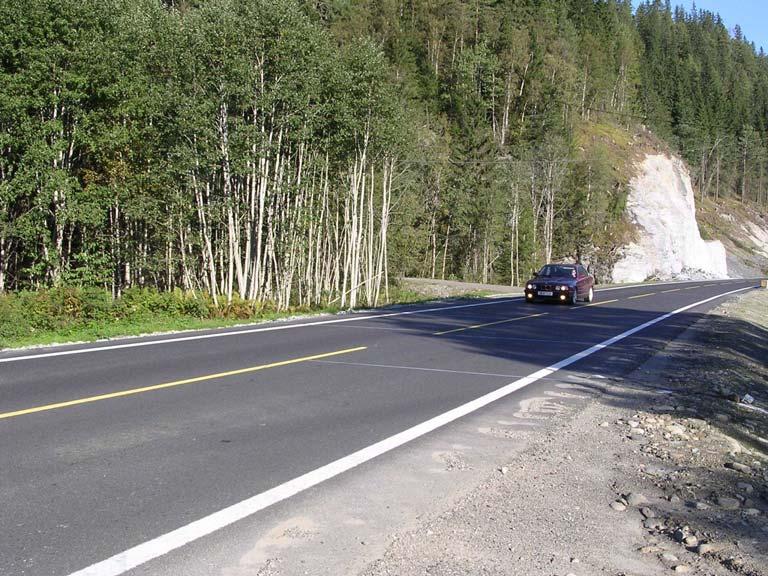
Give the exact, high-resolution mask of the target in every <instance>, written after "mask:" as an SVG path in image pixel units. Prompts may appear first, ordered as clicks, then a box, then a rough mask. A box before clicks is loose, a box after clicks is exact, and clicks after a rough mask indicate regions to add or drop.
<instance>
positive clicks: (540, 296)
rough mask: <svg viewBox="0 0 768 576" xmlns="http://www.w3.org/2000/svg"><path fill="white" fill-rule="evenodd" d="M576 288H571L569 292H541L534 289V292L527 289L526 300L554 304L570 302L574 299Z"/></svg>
mask: <svg viewBox="0 0 768 576" xmlns="http://www.w3.org/2000/svg"><path fill="white" fill-rule="evenodd" d="M575 290H576V289H575V288H569V289H568V290H539V289H537V288H534V289H533V290H529V289H528V288H526V289H525V299H526V300H530V301H533V300H550V301H552V302H570V301H571V298H573V292H574V291H575Z"/></svg>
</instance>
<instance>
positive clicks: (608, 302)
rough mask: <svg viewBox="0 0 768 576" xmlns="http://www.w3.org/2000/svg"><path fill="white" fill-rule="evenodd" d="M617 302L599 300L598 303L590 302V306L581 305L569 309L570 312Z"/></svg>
mask: <svg viewBox="0 0 768 576" xmlns="http://www.w3.org/2000/svg"><path fill="white" fill-rule="evenodd" d="M618 301H619V300H618V299H616V300H600V302H592V304H583V305H581V306H576V307H574V308H570V310H581V309H582V308H589V307H590V306H602V305H603V304H611V303H613V302H618Z"/></svg>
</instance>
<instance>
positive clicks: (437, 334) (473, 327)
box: [434, 312, 549, 336]
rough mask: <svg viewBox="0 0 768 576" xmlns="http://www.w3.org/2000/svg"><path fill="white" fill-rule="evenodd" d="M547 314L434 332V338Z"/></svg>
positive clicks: (542, 314)
mask: <svg viewBox="0 0 768 576" xmlns="http://www.w3.org/2000/svg"><path fill="white" fill-rule="evenodd" d="M547 314H549V312H542V313H541V314H531V315H530V316H520V317H518V318H506V319H504V320H497V321H496V322H487V323H486V324H475V325H473V326H462V327H461V328H454V329H453V330H445V331H443V332H434V336H443V335H444V334H453V333H454V332H463V331H464V330H476V329H477V328H485V327H486V326H496V325H497V324H505V323H507V322H515V321H517V320H525V319H526V318H536V317H537V316H546V315H547Z"/></svg>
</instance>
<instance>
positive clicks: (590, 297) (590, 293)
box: [584, 286, 595, 302]
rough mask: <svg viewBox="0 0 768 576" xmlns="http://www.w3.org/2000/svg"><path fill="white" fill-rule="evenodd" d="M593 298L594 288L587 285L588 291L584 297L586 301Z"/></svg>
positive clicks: (590, 300)
mask: <svg viewBox="0 0 768 576" xmlns="http://www.w3.org/2000/svg"><path fill="white" fill-rule="evenodd" d="M594 299H595V290H594V289H593V288H592V286H590V287H589V293H588V294H587V297H586V298H585V299H584V300H585V301H587V302H592V301H593V300H594Z"/></svg>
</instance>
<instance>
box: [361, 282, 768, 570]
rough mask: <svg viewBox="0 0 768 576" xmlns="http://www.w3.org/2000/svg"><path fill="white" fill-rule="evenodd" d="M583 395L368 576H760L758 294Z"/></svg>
mask: <svg viewBox="0 0 768 576" xmlns="http://www.w3.org/2000/svg"><path fill="white" fill-rule="evenodd" d="M579 389H580V390H581V393H582V394H584V395H585V396H591V397H592V399H591V400H590V401H589V402H588V403H587V404H586V406H585V407H583V408H580V409H577V410H575V411H574V412H572V414H571V416H570V417H565V418H562V423H561V424H557V425H556V426H554V427H552V428H550V429H549V431H548V432H547V433H546V435H545V436H544V437H543V438H542V439H541V440H540V441H538V442H536V443H535V444H533V445H532V446H531V447H530V448H529V449H527V450H525V451H524V452H522V453H520V454H518V455H517V456H514V457H513V459H511V460H509V461H506V462H503V463H500V464H499V467H498V469H497V472H496V473H495V474H493V475H492V476H490V477H488V478H487V479H486V480H485V481H484V482H483V483H482V484H481V485H480V486H479V487H477V488H476V489H475V490H473V491H471V492H470V493H469V494H468V495H467V496H466V497H464V498H463V499H461V500H460V501H459V502H458V504H456V505H455V506H453V507H452V508H451V509H449V510H445V511H444V512H443V513H442V514H440V515H437V516H435V517H432V518H430V519H429V520H426V521H423V522H422V524H421V525H420V526H419V528H417V529H416V530H411V531H409V532H408V533H406V534H401V535H398V536H397V537H396V538H395V539H394V540H393V543H392V545H391V546H390V547H389V549H388V551H387V552H386V554H385V555H384V556H383V557H382V558H381V559H379V560H378V561H376V562H374V563H372V564H371V565H370V566H369V567H368V568H367V569H366V570H365V571H364V572H363V574H365V575H366V576H384V575H398V576H410V575H417V574H418V575H422V574H432V575H446V576H447V575H459V574H461V575H469V574H471V575H480V574H489V575H490V574H493V575H520V576H522V575H525V576H530V575H539V574H541V575H563V576H566V575H575V576H588V575H590V576H591V575H597V574H601V575H602V574H605V575H613V576H618V575H627V576H629V575H635V576H640V575H656V574H658V575H662V574H674V573H688V574H701V575H731V574H742V575H750V576H762V575H768V412H766V409H767V408H768V291H765V290H763V291H755V292H752V293H749V294H748V295H746V296H743V297H742V298H741V299H739V300H738V301H733V302H730V303H726V304H724V305H723V306H721V307H720V308H719V309H717V310H716V311H715V312H713V313H712V314H711V315H709V316H707V317H705V318H704V319H702V320H701V321H699V322H698V323H697V324H696V325H695V326H694V327H693V328H691V329H690V330H688V331H687V332H686V333H685V335H684V336H683V337H682V338H680V339H678V340H677V341H675V342H673V343H672V344H670V345H669V346H668V347H667V348H666V349H665V350H664V351H663V352H662V353H660V354H657V355H656V356H655V357H653V358H652V359H651V360H650V361H649V362H648V363H646V364H645V365H644V366H643V367H641V369H639V370H637V371H636V372H635V373H633V374H632V375H631V376H630V377H628V378H626V379H624V380H619V379H614V380H610V379H605V380H590V381H585V382H583V384H582V385H581V386H578V385H577V386H576V388H575V389H574V391H576V392H578V391H579ZM746 395H749V396H748V397H746V398H745V396H746ZM744 400H746V402H745V401H744ZM750 400H751V401H752V403H751V404H750V403H749V401H750ZM562 416H563V414H562V413H559V414H558V417H562Z"/></svg>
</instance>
